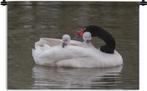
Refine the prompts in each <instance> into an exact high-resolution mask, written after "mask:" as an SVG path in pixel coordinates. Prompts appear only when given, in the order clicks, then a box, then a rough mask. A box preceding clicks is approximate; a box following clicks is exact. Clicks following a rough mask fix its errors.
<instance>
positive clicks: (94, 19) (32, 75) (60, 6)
mask: <svg viewBox="0 0 147 91" xmlns="http://www.w3.org/2000/svg"><path fill="white" fill-rule="evenodd" d="M138 6H139V5H138V3H135V2H134V3H129V2H128V3H121V2H119V3H111V2H107V3H103V2H97V3H96V2H95V3H92V2H85V3H83V2H11V3H10V2H8V89H50V88H56V89H59V88H62V89H63V88H66V89H68V88H83V89H86V88H88V89H89V88H90V89H138V88H139V45H138V44H139V15H138V14H139V9H138ZM89 24H95V25H99V26H101V27H103V28H104V29H106V30H108V31H109V32H110V33H111V34H112V35H113V37H114V38H115V40H116V43H117V50H118V51H119V52H120V53H121V55H122V56H123V59H124V65H123V66H122V67H117V68H107V69H96V68H94V69H67V68H50V67H41V66H37V65H35V63H34V61H33V59H32V54H31V49H32V48H33V47H34V43H35V42H36V41H38V40H39V38H41V37H51V38H61V37H62V35H63V34H65V33H68V34H70V35H71V36H72V38H73V37H74V35H73V33H74V31H77V30H79V26H81V25H89ZM93 44H94V45H95V46H96V47H97V48H98V47H100V46H101V45H103V41H102V40H100V39H97V38H94V39H93Z"/></svg>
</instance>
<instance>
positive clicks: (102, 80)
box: [32, 66, 122, 89]
mask: <svg viewBox="0 0 147 91" xmlns="http://www.w3.org/2000/svg"><path fill="white" fill-rule="evenodd" d="M121 69H122V66H121V67H114V68H105V69H97V68H94V69H93V68H92V69H69V68H56V69H54V68H50V67H43V66H35V67H33V69H32V72H33V75H32V77H33V79H34V82H33V86H32V88H39V89H40V88H91V87H93V88H101V89H103V88H104V89H105V88H106V87H115V86H118V85H119V84H120V83H121V80H120V81H119V80H118V79H121V78H120V76H119V73H120V72H121Z"/></svg>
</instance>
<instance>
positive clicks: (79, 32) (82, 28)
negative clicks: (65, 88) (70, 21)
mask: <svg viewBox="0 0 147 91" xmlns="http://www.w3.org/2000/svg"><path fill="white" fill-rule="evenodd" d="M84 31H85V28H84V27H81V28H80V31H77V32H75V35H76V36H79V37H83V34H84Z"/></svg>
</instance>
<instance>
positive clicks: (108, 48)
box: [85, 25, 115, 53]
mask: <svg viewBox="0 0 147 91" xmlns="http://www.w3.org/2000/svg"><path fill="white" fill-rule="evenodd" d="M85 28H86V30H85V31H88V32H91V35H92V37H98V38H100V39H102V40H103V41H104V42H105V45H103V46H101V47H100V50H101V51H102V52H105V53H114V50H115V40H114V38H113V37H112V36H111V34H110V33H109V32H107V31H106V30H104V29H103V28H101V27H98V26H95V25H90V26H86V27H85Z"/></svg>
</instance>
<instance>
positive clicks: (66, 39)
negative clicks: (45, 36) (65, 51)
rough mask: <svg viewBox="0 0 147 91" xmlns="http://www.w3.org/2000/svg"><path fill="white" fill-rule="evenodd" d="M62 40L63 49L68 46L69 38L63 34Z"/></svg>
mask: <svg viewBox="0 0 147 91" xmlns="http://www.w3.org/2000/svg"><path fill="white" fill-rule="evenodd" d="M62 40H63V43H62V47H63V48H64V47H65V46H67V45H69V43H70V40H71V37H70V36H69V35H68V34H64V35H63V36H62Z"/></svg>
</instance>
